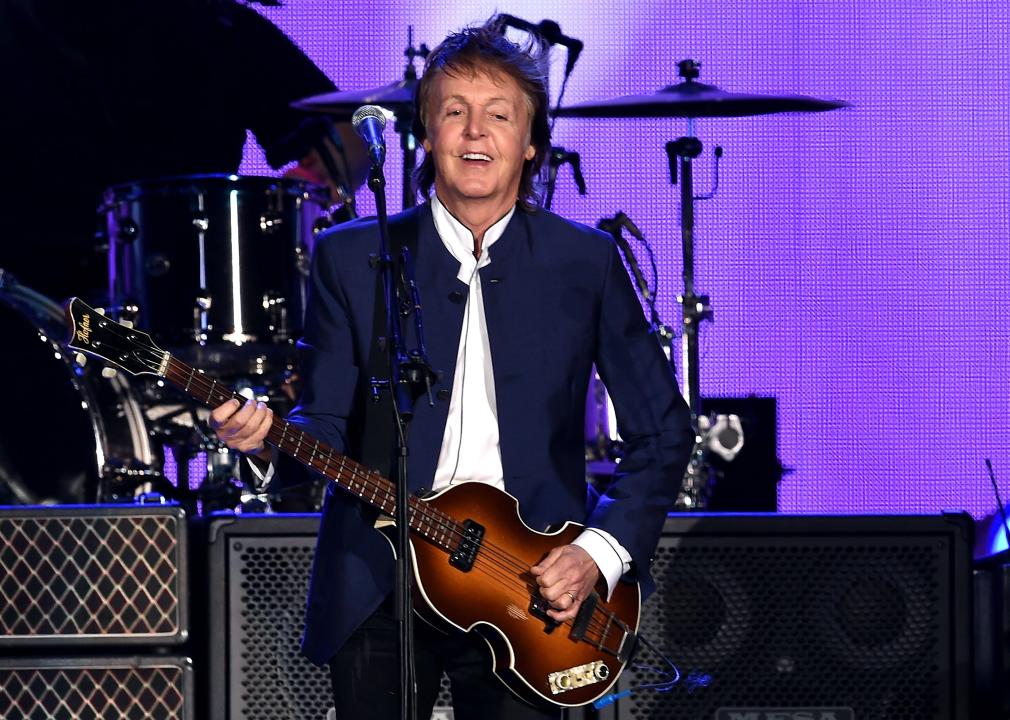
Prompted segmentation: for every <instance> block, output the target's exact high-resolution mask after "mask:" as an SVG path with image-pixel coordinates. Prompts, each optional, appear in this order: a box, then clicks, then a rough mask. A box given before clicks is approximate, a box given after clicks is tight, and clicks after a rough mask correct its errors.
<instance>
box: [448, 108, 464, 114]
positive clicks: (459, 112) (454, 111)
mask: <svg viewBox="0 0 1010 720" xmlns="http://www.w3.org/2000/svg"><path fill="white" fill-rule="evenodd" d="M446 114H447V115H462V114H463V111H462V110H459V109H458V108H457V109H454V110H450V111H449V112H448V113H446Z"/></svg>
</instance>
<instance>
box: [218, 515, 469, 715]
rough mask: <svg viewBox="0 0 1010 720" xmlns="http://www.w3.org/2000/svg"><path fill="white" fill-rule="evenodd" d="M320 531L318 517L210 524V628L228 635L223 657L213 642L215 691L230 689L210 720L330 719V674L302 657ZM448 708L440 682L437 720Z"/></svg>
mask: <svg viewBox="0 0 1010 720" xmlns="http://www.w3.org/2000/svg"><path fill="white" fill-rule="evenodd" d="M318 526H319V516H318V515H288V516H283V515H273V516H270V515H266V516H246V517H231V518H225V517H220V518H218V519H215V520H214V522H213V523H212V526H211V527H210V532H209V536H210V538H211V542H210V549H211V568H212V572H211V578H212V586H211V588H210V593H209V598H210V604H211V607H210V611H211V624H212V626H214V627H217V628H219V629H220V631H221V632H222V633H225V634H223V635H222V636H221V637H220V643H219V644H220V652H218V648H217V647H216V644H213V641H212V647H211V684H212V685H213V686H214V687H215V688H222V683H223V682H226V683H227V685H226V687H227V691H226V694H225V691H224V689H223V688H222V689H221V691H220V692H215V693H214V694H213V695H214V696H213V697H212V698H211V708H212V709H211V717H212V718H222V719H227V720H268V719H269V720H276V718H286V717H293V718H310V719H314V718H318V719H319V720H322V718H326V717H333V715H332V707H333V690H332V687H331V685H330V676H329V670H328V669H326V668H318V667H316V666H315V665H313V664H312V663H310V662H309V661H308V660H306V659H305V658H304V657H303V656H302V655H301V652H300V644H301V637H302V633H303V631H304V613H305V598H306V596H307V594H308V587H309V577H310V575H311V572H312V556H313V553H314V551H315V544H316V532H317V530H318ZM219 678H220V680H219ZM225 678H226V680H224V679H225ZM225 697H226V698H227V703H225V701H224V699H225ZM451 704H452V697H451V694H450V690H449V679H448V678H447V677H446V676H445V675H443V676H442V685H441V688H440V692H439V696H438V699H437V700H436V703H435V709H434V712H433V714H432V718H433V719H434V720H451V719H452V707H451ZM338 717H339V716H338Z"/></svg>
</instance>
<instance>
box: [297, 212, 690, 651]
mask: <svg viewBox="0 0 1010 720" xmlns="http://www.w3.org/2000/svg"><path fill="white" fill-rule="evenodd" d="M407 212H410V213H416V216H415V217H414V218H413V219H414V220H415V221H416V225H417V247H416V251H415V264H416V278H417V284H418V287H419V289H420V292H421V298H422V302H423V307H424V322H425V332H426V341H427V346H428V351H429V356H430V359H431V363H432V366H433V367H434V368H436V369H438V370H440V371H441V373H442V375H441V380H440V382H439V383H438V386H437V387H436V388H435V391H438V390H443V389H444V390H447V391H449V390H451V387H452V381H453V377H454V375H455V365H456V353H457V349H458V346H459V335H460V330H461V328H462V324H463V310H464V307H465V305H464V303H463V302H461V298H460V295H459V294H460V293H462V296H463V298H465V297H466V294H467V286H466V285H465V284H464V283H462V282H460V281H459V280H457V279H456V274H457V272H458V270H459V263H458V262H457V261H456V260H455V259H454V258H453V257H452V255H451V254H450V253H449V251H448V250H446V249H445V247H444V245H443V244H442V241H441V240H440V239H439V237H438V234H437V233H436V231H435V225H434V222H433V220H432V217H431V208H430V206H428V205H427V204H425V205H422V206H420V207H418V208H415V209H413V210H409V211H407ZM377 248H378V229H377V224H376V222H375V221H374V220H359V221H355V222H352V223H348V224H345V225H341V226H339V227H337V228H334V229H333V230H330V231H327V232H326V233H324V234H322V235H321V236H320V238H319V239H318V242H317V244H316V248H315V250H314V258H313V265H312V276H311V286H310V295H309V303H308V309H307V315H306V321H305V335H304V338H303V340H302V342H301V350H302V353H301V358H302V362H301V371H302V373H303V380H304V386H303V390H302V397H301V399H300V402H299V405H298V407H296V408H295V410H294V411H293V412H292V414H291V416H290V417H291V420H292V421H293V422H296V423H299V424H300V425H302V426H303V427H304V428H305V429H306V430H307V431H308V432H310V433H311V434H313V435H315V436H316V437H318V438H320V439H322V440H324V441H325V442H327V443H329V444H331V445H333V446H334V447H335V448H336V449H337V450H339V451H341V452H350V453H351V454H353V452H354V445H355V443H354V440H353V439H354V432H355V429H356V427H357V426H358V425H360V422H361V408H362V406H363V398H364V397H365V393H364V389H365V387H367V385H366V384H367V383H368V381H369V377H368V375H369V373H368V369H367V368H368V360H369V354H370V344H371V338H372V327H373V311H374V306H375V299H376V275H375V272H374V271H373V270H372V269H371V267H370V265H369V255H370V254H373V253H375V252H376V251H377ZM488 252H489V253H490V258H491V262H490V264H489V265H487V266H486V267H484V268H482V269H481V270H480V271H479V272H480V275H481V287H482V291H483V296H484V311H485V316H486V319H487V328H488V336H489V340H490V347H491V356H492V365H493V367H494V382H495V393H496V397H497V410H498V424H499V429H500V444H501V458H502V470H503V472H504V476H505V487H506V489H507V490H508V492H510V493H511V494H512V495H515V496H516V497H517V498H518V500H519V507H520V512H521V514H522V516H523V519H524V520H525V521H526V523H527V524H528V525H529V526H530V527H532V528H534V529H538V530H540V529H546V527H547V526H549V525H552V524H557V523H561V522H564V521H566V520H575V521H577V522H581V523H584V524H587V525H590V526H593V527H597V528H600V529H603V530H606V531H607V532H609V533H611V534H612V535H613V536H614V537H616V538H617V539H618V541H619V542H620V543H621V544H623V545H624V547H625V548H627V550H628V552H629V553H630V554H631V557H632V559H633V561H634V568H633V570H632V573H633V574H634V576H635V578H634V579H637V580H638V581H640V582H641V583H642V587H643V591H644V593H646V594H647V593H648V592H650V591H651V589H652V580H651V578H650V577H649V572H648V568H649V564H650V557H651V555H652V553H653V551H654V550H655V547H656V545H657V543H658V540H659V534H660V532H661V530H662V525H663V521H664V518H665V516H666V513H667V511H668V510H669V509H670V508H671V507H672V505H673V502H674V500H675V498H676V495H677V492H678V490H679V488H680V481H681V477H682V475H683V472H684V469H685V466H686V463H687V459H688V456H689V453H690V450H691V447H692V443H693V433H692V431H691V427H690V418H689V413H688V410H687V407H686V405H685V403H684V401H683V399H682V398H681V396H680V394H679V392H678V390H677V387H676V382H675V379H674V377H673V373H672V372H671V369H670V366H669V364H668V362H667V360H666V357H665V356H664V354H663V352H662V350H661V349H660V346H659V344H658V342H657V340H656V337H655V336H654V334H652V333H651V332H650V330H649V327H648V325H647V323H646V321H645V318H644V316H643V313H642V308H641V305H640V304H639V300H638V298H637V296H636V295H635V292H634V289H633V288H632V286H631V281H630V279H629V277H628V273H627V271H626V270H625V267H624V265H623V263H622V262H621V260H620V256H619V255H618V252H617V249H616V246H615V244H614V242H613V240H612V239H611V238H610V237H609V236H607V235H605V234H603V233H601V232H599V231H596V230H593V229H591V228H588V227H585V226H582V225H577V224H575V223H571V222H568V221H566V220H563V219H562V218H560V217H558V216H556V215H553V214H551V213H549V212H546V211H544V210H536V211H534V212H532V213H530V212H525V211H523V210H522V209H517V210H516V212H515V214H514V215H513V217H512V219H511V221H510V222H509V224H508V227H507V228H506V230H505V233H504V234H503V235H502V237H501V238H500V239H499V240H498V241H497V242H496V243H495V244H494V245H492V246H491V248H490V249H489V251H488ZM408 338H409V336H408ZM594 363H596V366H597V368H598V370H599V373H600V375H601V377H602V378H603V381H604V383H605V384H606V386H607V388H608V390H609V391H610V394H611V397H612V399H613V401H614V404H615V407H616V410H617V416H618V423H619V427H620V430H621V434H622V437H623V439H624V441H625V443H626V453H625V457H624V459H623V461H622V462H621V464H620V466H619V473H618V477H617V478H616V481H615V482H614V483H613V484H612V486H611V487H610V488H609V489H608V490H607V491H606V492H605V493H604V494H603V496H602V497H600V498H599V499H598V500H597V501H596V502H595V504H594V505H591V507H590V510H589V513H588V515H587V502H586V480H585V477H586V476H585V439H584V417H585V400H586V390H587V386H588V382H589V379H590V373H591V370H592V366H593V364H594ZM443 396H444V397H445V398H447V397H448V394H447V393H443ZM448 409H449V403H448V401H447V400H444V399H443V400H440V401H438V402H436V403H435V407H429V405H428V403H427V402H424V401H422V402H418V403H417V407H416V413H415V416H414V420H413V423H412V424H411V430H410V447H411V454H410V457H409V462H408V481H409V483H410V489H411V491H412V492H413V491H418V490H421V489H424V488H427V487H430V485H431V480H432V478H433V477H434V474H435V465H436V462H437V460H438V455H439V449H440V447H441V443H442V435H443V433H444V430H445V423H446V418H447V416H448ZM358 432H359V433H360V429H358ZM282 472H283V469H282ZM373 517H374V515H373V513H371V512H369V511H368V510H367V509H365V508H364V506H363V505H362V504H361V503H360V502H359V501H358V500H357V499H356V498H355V497H353V496H352V495H350V494H349V493H346V492H344V491H342V490H340V489H338V488H333V487H331V488H330V490H329V491H328V492H327V495H326V501H325V505H324V508H323V517H322V523H321V526H320V530H319V541H318V544H317V547H316V555H315V561H314V566H313V573H312V582H311V588H310V591H309V599H308V607H307V616H306V631H305V637H304V642H303V650H304V652H305V654H306V655H307V657H308V658H309V659H310V660H312V661H313V662H316V663H319V664H322V663H325V662H328V661H329V660H330V658H332V657H333V655H334V654H335V653H336V651H337V650H338V649H339V648H340V646H341V645H342V644H343V642H344V641H345V640H346V639H347V637H348V636H349V635H350V634H351V632H352V631H353V630H354V629H355V628H356V627H357V626H358V625H359V624H360V623H361V622H362V621H363V620H364V619H365V618H366V617H367V616H368V615H369V614H371V613H372V612H373V611H374V610H375V609H376V608H377V607H378V605H379V604H380V602H381V601H382V600H383V598H384V597H385V596H386V595H387V594H388V593H389V592H390V591H391V590H392V588H393V582H394V581H393V574H394V573H393V568H394V565H393V556H392V553H391V551H390V546H389V544H388V543H387V541H386V540H385V539H384V538H383V537H382V536H381V535H380V534H379V533H378V532H377V531H375V530H374V529H373V528H372V520H373Z"/></svg>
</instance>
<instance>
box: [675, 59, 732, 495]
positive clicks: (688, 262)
mask: <svg viewBox="0 0 1010 720" xmlns="http://www.w3.org/2000/svg"><path fill="white" fill-rule="evenodd" d="M679 69H680V75H681V77H683V78H685V79H686V80H688V81H690V80H692V79H694V78H697V77H698V64H697V63H695V62H694V61H692V60H684V61H682V62H681V63H679ZM701 151H702V144H701V141H700V140H698V138H697V137H695V134H694V119H693V118H688V120H687V135H685V136H684V137H680V138H677V139H676V140H673V141H672V142H668V143H667V144H666V153H667V156H668V158H669V161H670V181H671V183H672V184H674V185H676V184H677V177H678V175H679V176H680V233H681V244H682V253H683V261H684V275H683V277H684V292H683V293H682V294H681V295H680V296H679V297H678V298H677V301H678V302H679V303H680V305H681V318H682V327H683V333H682V335H681V351H682V360H681V362H682V367H683V368H684V371H683V395H684V399H685V400H686V401H687V405H688V408H689V409H690V411H691V422H692V424H693V425H694V431H695V442H694V448H693V449H692V451H691V458H690V460H689V462H688V465H687V469H686V470H685V472H684V478H683V483H682V486H681V491H680V494H679V495H678V496H677V501H676V503H675V506H676V508H677V509H678V510H700V509H702V508H704V506H705V505H706V504H707V501H708V494H709V489H710V486H711V484H712V476H713V471H712V467H711V466H710V465H709V463H708V461H707V456H708V451H709V433H710V430H711V427H712V423H711V421H710V420H709V418H708V417H706V416H704V415H703V414H702V410H701V373H700V371H699V367H698V365H699V354H700V353H699V350H698V332H699V327H700V325H701V323H702V321H704V320H711V319H712V316H713V313H712V307H711V305H710V304H709V297H708V295H699V294H697V293H696V292H695V288H694V201H695V200H705V199H708V198H711V197H712V196H713V195H714V194H715V187H713V190H712V192H711V193H708V194H707V195H703V196H700V197H697V196H695V194H694V171H693V168H694V159H695V158H697V157H698V156H699V155H701ZM721 154H722V153H721V148H720V149H717V151H716V168H718V162H719V157H720V156H721ZM717 182H718V174H716V183H717Z"/></svg>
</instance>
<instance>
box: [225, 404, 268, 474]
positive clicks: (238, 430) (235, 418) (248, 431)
mask: <svg viewBox="0 0 1010 720" xmlns="http://www.w3.org/2000/svg"><path fill="white" fill-rule="evenodd" d="M273 419H274V411H273V410H271V409H270V408H268V407H267V406H266V404H265V403H261V402H257V401H256V400H252V399H250V400H247V401H246V403H245V404H244V405H242V404H241V403H239V401H238V400H229V401H228V402H226V403H224V404H223V405H219V406H217V407H216V408H214V410H212V411H211V413H210V426H211V428H212V429H213V430H214V432H215V433H217V436H218V438H220V440H221V442H223V443H224V444H225V445H227V446H228V447H229V448H230V449H231V450H237V451H238V452H240V453H245V454H246V455H252V456H253V457H255V458H259V459H260V460H262V461H264V462H270V450H269V449H268V448H267V447H266V445H265V444H264V441H265V440H266V437H267V433H268V432H270V423H271V422H273Z"/></svg>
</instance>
